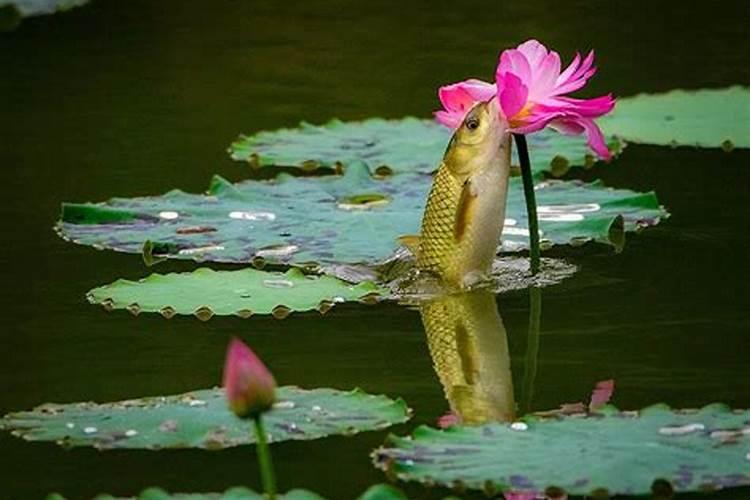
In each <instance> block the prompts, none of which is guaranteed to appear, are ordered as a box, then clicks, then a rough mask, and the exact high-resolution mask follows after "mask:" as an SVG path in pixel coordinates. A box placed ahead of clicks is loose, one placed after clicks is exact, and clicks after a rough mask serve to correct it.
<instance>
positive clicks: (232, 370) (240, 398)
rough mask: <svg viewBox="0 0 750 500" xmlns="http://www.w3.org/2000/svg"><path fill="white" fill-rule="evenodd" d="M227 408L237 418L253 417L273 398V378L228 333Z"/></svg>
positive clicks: (268, 404)
mask: <svg viewBox="0 0 750 500" xmlns="http://www.w3.org/2000/svg"><path fill="white" fill-rule="evenodd" d="M224 389H225V390H226V395H227V401H228V402H229V408H230V409H231V410H232V411H233V412H234V413H235V414H236V415H237V416H238V417H240V418H249V417H253V418H255V417H257V416H259V415H260V414H261V413H264V412H266V411H268V410H270V409H271V406H272V405H273V403H274V401H275V400H276V394H275V391H276V381H275V380H274V379H273V375H271V372H269V371H268V368H266V365H264V364H263V362H262V361H261V360H260V359H259V358H258V356H256V355H255V353H254V352H253V351H252V350H250V348H249V347H248V346H247V345H245V343H244V342H242V341H241V340H240V339H238V338H236V337H232V340H231V341H230V342H229V347H228V348H227V358H226V361H225V362H224Z"/></svg>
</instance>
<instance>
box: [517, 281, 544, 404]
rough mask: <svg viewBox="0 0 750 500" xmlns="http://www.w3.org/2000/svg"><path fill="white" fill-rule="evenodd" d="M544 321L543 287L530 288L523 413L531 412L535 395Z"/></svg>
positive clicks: (522, 400) (522, 402) (522, 401)
mask: <svg viewBox="0 0 750 500" xmlns="http://www.w3.org/2000/svg"><path fill="white" fill-rule="evenodd" d="M541 323H542V289H541V288H538V287H535V286H532V287H530V288H529V333H528V337H527V341H526V362H525V363H524V367H523V398H522V399H521V414H526V413H529V412H531V401H532V399H533V397H534V381H535V380H536V365H537V358H538V357H539V330H540V327H541Z"/></svg>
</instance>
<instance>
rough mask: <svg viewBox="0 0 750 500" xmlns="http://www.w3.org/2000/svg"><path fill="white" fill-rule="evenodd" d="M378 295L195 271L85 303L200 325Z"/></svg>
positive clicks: (343, 286)
mask: <svg viewBox="0 0 750 500" xmlns="http://www.w3.org/2000/svg"><path fill="white" fill-rule="evenodd" d="M383 292H384V290H383V289H381V288H379V287H377V286H376V285H374V284H372V283H371V282H362V283H359V284H357V285H351V284H349V283H345V282H343V281H341V280H339V279H337V278H334V277H332V276H309V275H305V274H303V273H302V272H301V271H300V270H299V269H290V270H288V271H287V272H286V273H270V272H265V271H259V270H257V269H252V268H246V269H240V270H236V271H214V270H212V269H208V268H200V269H196V270H195V271H192V272H189V273H171V274H152V275H151V276H149V277H148V278H145V279H142V280H138V281H130V280H123V279H121V280H117V281H115V282H114V283H111V284H109V285H105V286H101V287H98V288H94V289H93V290H91V291H90V292H89V293H88V299H89V301H90V302H92V303H94V304H101V305H102V306H104V307H105V308H107V309H128V310H129V311H130V312H132V313H134V314H138V313H140V312H159V313H161V314H162V315H164V316H165V317H167V318H171V317H172V316H174V315H175V314H193V315H195V316H197V317H198V318H199V319H202V320H207V319H210V318H211V317H212V316H213V315H219V316H227V315H236V316H240V317H243V318H247V317H249V316H251V315H253V314H273V315H274V316H276V317H277V318H279V319H281V318H284V317H286V316H287V315H289V313H291V312H292V311H298V312H299V311H310V310H313V309H317V310H319V311H321V312H326V311H328V309H330V308H331V307H332V306H333V305H334V304H336V303H339V302H345V301H353V300H365V299H367V300H369V299H374V298H375V297H377V296H378V295H380V294H381V293H383Z"/></svg>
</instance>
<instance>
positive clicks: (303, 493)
mask: <svg viewBox="0 0 750 500" xmlns="http://www.w3.org/2000/svg"><path fill="white" fill-rule="evenodd" d="M265 498H267V497H266V496H265V495H263V494H261V493H256V492H255V491H253V490H250V489H248V488H244V487H241V486H237V487H234V488H230V489H228V490H227V491H225V492H223V493H171V494H170V493H167V492H166V491H165V490H163V489H161V488H147V489H145V490H143V491H142V492H141V493H139V494H138V496H136V497H114V496H112V495H97V496H96V497H95V498H94V500H263V499H265ZM276 498H279V499H281V500H325V498H324V497H322V496H320V495H318V494H317V493H314V492H312V491H308V490H301V489H298V490H291V491H289V492H287V493H284V494H281V495H280V494H277V495H276ZM47 500H66V499H65V497H63V496H62V495H59V494H52V495H49V496H47Z"/></svg>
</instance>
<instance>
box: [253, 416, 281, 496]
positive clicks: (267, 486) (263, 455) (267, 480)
mask: <svg viewBox="0 0 750 500" xmlns="http://www.w3.org/2000/svg"><path fill="white" fill-rule="evenodd" d="M253 422H254V423H255V442H256V444H255V450H256V451H257V453H258V467H259V468H260V478H261V481H262V483H263V491H264V492H265V493H266V495H268V498H269V500H274V499H275V498H276V479H275V478H274V473H273V462H272V461H271V451H270V450H269V449H268V440H267V439H266V430H265V429H264V428H263V417H261V415H260V414H259V415H256V416H254V417H253Z"/></svg>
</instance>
